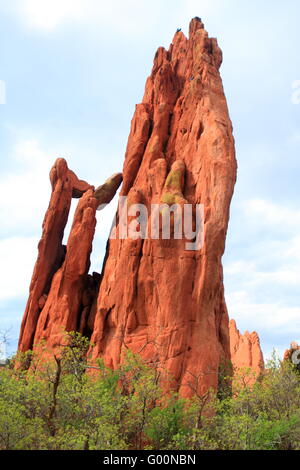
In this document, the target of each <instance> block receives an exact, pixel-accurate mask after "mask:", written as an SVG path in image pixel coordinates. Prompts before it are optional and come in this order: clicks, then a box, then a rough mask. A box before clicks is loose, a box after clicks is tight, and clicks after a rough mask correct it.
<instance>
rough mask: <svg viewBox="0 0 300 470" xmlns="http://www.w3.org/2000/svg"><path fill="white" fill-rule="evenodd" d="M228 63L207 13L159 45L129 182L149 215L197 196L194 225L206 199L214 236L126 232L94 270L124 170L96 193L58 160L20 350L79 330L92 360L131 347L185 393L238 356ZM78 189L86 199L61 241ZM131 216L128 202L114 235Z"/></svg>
mask: <svg viewBox="0 0 300 470" xmlns="http://www.w3.org/2000/svg"><path fill="white" fill-rule="evenodd" d="M221 63H222V52H221V50H220V48H219V47H218V44H217V41H216V39H211V38H209V37H208V34H207V32H206V31H205V29H204V25H203V23H202V22H201V20H200V18H197V17H196V18H194V19H193V20H192V21H191V23H190V28H189V37H188V38H187V37H185V35H184V34H183V33H182V32H181V31H177V32H176V34H175V36H174V38H173V42H172V44H171V45H170V48H169V49H168V50H166V49H164V48H163V47H160V48H159V49H158V51H157V53H156V55H155V59H154V65H153V68H152V72H151V75H150V77H149V78H148V79H147V82H146V87H145V94H144V98H143V100H142V103H141V104H138V105H137V106H136V110H135V113H134V116H133V119H132V123H131V130H130V135H129V139H128V144H127V150H126V155H125V163H124V169H123V185H122V189H121V196H122V197H126V198H127V204H128V207H131V206H132V205H133V204H135V203H143V205H144V206H145V207H146V208H147V209H148V210H149V212H150V208H151V205H152V204H161V203H162V204H165V206H164V207H170V206H172V205H173V204H174V203H176V204H178V205H179V206H180V207H181V206H183V205H186V204H187V203H188V204H190V205H191V208H192V210H193V212H192V215H193V221H194V223H195V219H194V216H195V208H196V205H200V204H201V205H203V207H204V232H205V239H204V245H203V246H202V247H201V249H198V247H197V246H194V248H193V249H188V248H187V240H188V241H189V242H192V241H193V240H192V239H191V238H190V237H184V238H183V239H177V238H176V237H175V236H174V237H171V239H161V238H158V239H153V238H146V239H142V238H139V237H137V238H135V239H132V238H130V237H126V236H125V237H121V238H120V237H116V239H110V240H109V242H108V244H107V252H106V257H105V262H104V266H103V272H102V273H101V276H100V275H96V274H94V275H92V276H91V275H90V274H88V271H89V264H90V263H89V257H90V252H91V248H92V239H93V235H94V230H95V224H96V219H95V211H96V209H97V207H98V206H99V205H101V203H102V202H104V203H106V202H109V201H110V199H111V198H112V196H113V195H114V193H115V191H116V189H117V187H118V185H119V184H120V181H121V176H120V175H116V176H114V177H113V179H112V180H111V181H110V182H107V184H106V185H105V187H103V186H101V187H99V188H98V189H97V190H96V192H95V191H94V188H93V187H91V186H90V185H88V184H87V183H85V182H82V181H79V180H78V179H77V178H76V176H75V175H74V174H73V173H72V172H70V170H68V167H67V164H66V162H65V161H64V160H61V159H60V160H58V161H57V162H56V164H55V166H54V168H53V169H52V171H51V182H52V188H53V192H52V196H51V201H50V205H49V209H48V211H47V213H46V216H45V220H44V224H43V235H42V239H41V241H40V244H39V255H38V260H37V262H36V266H35V270H34V274H33V278H32V282H31V286H30V295H29V299H28V303H27V307H26V311H25V314H24V319H23V323H22V328H21V334H20V343H19V348H20V349H21V350H23V351H25V350H27V349H29V348H32V347H33V348H34V347H35V345H37V344H38V342H39V341H40V340H42V339H45V340H46V341H47V344H48V345H49V346H50V347H55V346H56V345H58V344H59V342H60V339H61V329H62V328H66V329H67V330H77V331H81V332H82V333H84V334H86V335H88V336H90V337H91V341H92V343H94V345H95V347H94V348H93V349H92V350H91V351H90V353H91V354H92V358H93V359H96V358H97V357H100V356H101V357H103V358H104V361H105V363H106V364H107V365H109V366H111V367H116V366H117V365H118V364H119V363H120V361H121V360H122V358H123V355H124V352H125V351H126V350H127V349H131V350H132V351H134V352H136V353H140V354H141V355H142V356H143V357H144V358H145V359H146V360H148V361H150V362H151V363H154V364H156V365H157V366H158V367H160V368H161V370H167V371H168V372H169V373H170V374H171V376H172V377H173V384H172V386H173V387H174V388H175V389H177V390H178V391H179V392H180V393H181V395H184V396H189V395H191V394H193V390H195V388H197V390H198V391H199V392H200V393H203V392H205V391H207V390H208V389H209V388H210V387H214V388H215V389H216V388H217V387H218V377H219V368H220V364H221V362H222V360H223V359H228V360H229V359H230V343H229V328H228V324H229V319H228V314H227V309H226V304H225V299H224V288H223V272H222V263H221V258H222V255H223V253H224V248H225V238H226V233H227V226H228V220H229V207H230V201H231V197H232V194H233V189H234V184H235V181H236V168H237V165H236V159H235V149H234V139H233V135H232V124H231V121H230V118H229V114H228V109H227V103H226V98H225V95H224V91H223V86H222V80H221V77H220V73H219V68H220V65H221ZM72 196H73V197H80V200H79V203H78V207H77V210H76V213H75V216H74V222H73V225H72V229H71V233H70V236H69V240H68V243H67V247H63V245H62V239H63V231H64V227H65V225H66V222H67V218H68V213H69V208H70V202H71V198H72ZM162 212H163V210H162ZM131 215H132V214H131ZM150 219H151V216H150V218H149V220H148V221H149V225H151V220H150ZM172 220H173V219H172ZM122 223H123V222H122V218H121V215H120V211H119V212H118V214H117V217H116V233H120V231H121V229H122ZM196 238H197V237H196ZM249 342H250V343H251V345H254V343H255V341H253V342H251V341H250V340H249ZM252 350H253V354H254V356H253V357H255V360H254V359H253V358H252V359H253V360H254V362H255V363H256V356H255V354H256V353H255V347H254V346H252ZM235 357H237V353H236V352H235Z"/></svg>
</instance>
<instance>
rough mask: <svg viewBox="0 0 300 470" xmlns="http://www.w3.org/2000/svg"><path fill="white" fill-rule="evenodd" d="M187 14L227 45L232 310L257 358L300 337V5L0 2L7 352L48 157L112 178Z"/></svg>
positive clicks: (101, 239) (85, 174)
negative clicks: (161, 54)
mask: <svg viewBox="0 0 300 470" xmlns="http://www.w3.org/2000/svg"><path fill="white" fill-rule="evenodd" d="M194 16H200V17H201V18H202V20H203V21H204V23H205V26H206V29H207V31H208V32H209V35H210V36H213V37H217V38H218V42H219V44H220V46H221V48H222V50H223V55H224V62H223V65H222V68H221V73H222V78H223V82H224V88H225V93H226V96H227V100H228V105H229V110H230V115H231V119H232V121H233V126H234V136H235V139H236V151H237V159H238V165H239V170H238V182H237V185H236V189H235V195H234V198H233V202H232V207H231V220H230V227H229V232H228V238H227V245H226V253H225V256H224V276H225V293H226V300H227V306H228V310H229V315H230V317H231V318H235V319H236V321H237V324H238V327H239V329H240V330H241V331H244V330H246V329H248V330H250V331H252V330H256V331H257V332H258V333H259V335H260V338H261V344H262V347H263V351H264V353H265V356H268V355H269V353H270V351H271V350H272V348H273V347H276V348H277V349H278V351H279V353H280V354H281V353H282V352H283V350H284V349H285V348H286V347H287V346H288V345H289V343H290V342H291V341H292V340H298V341H299V342H300V234H299V230H298V229H299V227H300V205H299V175H300V171H299V170H300V158H299V150H300V55H299V50H298V49H299V44H300V30H299V17H300V3H299V1H298V0H286V1H285V2H284V3H283V2H281V1H279V0H272V1H269V0H264V1H263V2H261V1H257V0H253V1H251V2H249V1H247V0H209V1H208V0H198V1H196V0H182V1H180V0H172V1H171V0H165V1H163V2H162V1H158V0H152V1H151V2H149V1H143V0H139V1H138V0H123V1H121V0H119V1H118V0H111V1H110V2H106V1H105V2H104V1H102V0H72V1H71V0H10V2H7V1H6V0H0V80H1V81H3V82H5V86H6V104H0V260H1V273H0V330H4V329H6V328H7V327H11V333H10V335H11V345H10V349H14V348H15V345H16V340H17V337H18V328H19V326H20V321H21V318H22V314H23V311H24V307H25V302H26V297H27V293H28V287H29V282H30V278H31V274H32V269H33V264H34V261H35V258H36V245H37V241H38V239H39V237H40V234H41V223H42V220H43V216H44V212H45V209H46V208H47V205H48V201H49V196H50V185H49V179H48V173H49V170H50V168H51V166H52V164H53V162H54V160H55V159H56V158H57V157H60V156H63V157H65V158H66V159H67V161H68V163H69V166H70V168H72V169H73V170H74V171H75V172H76V173H77V174H78V176H79V177H80V178H83V179H86V180H87V181H89V182H90V183H91V184H95V185H98V184H101V183H102V182H103V180H104V179H106V178H107V177H108V176H109V175H110V174H112V173H114V172H117V171H120V170H121V168H122V165H123V159H124V153H125V147H126V141H127V137H128V133H129V127H130V120H131V117H132V114H133V112H134V106H135V104H136V103H139V102H140V101H141V99H142V95H143V89H144V83H145V79H146V77H147V76H148V75H149V73H150V70H151V66H152V61H153V57H154V53H155V51H156V49H157V47H159V46H161V45H163V46H165V47H168V46H169V44H170V42H171V40H172V37H173V35H174V33H175V31H176V29H177V28H178V27H181V28H182V29H183V31H184V32H185V33H187V30H188V24H189V21H190V19H191V18H192V17H194ZM0 83H1V82H0ZM293 87H294V88H293ZM0 96H1V95H0ZM115 204H116V202H114V203H113V204H112V205H111V206H110V207H109V208H106V209H105V211H104V212H101V213H99V214H98V226H97V232H96V238H95V242H94V251H93V256H92V268H91V269H92V270H97V271H99V270H100V269H101V264H102V258H103V253H104V246H105V240H106V238H107V234H108V228H109V225H110V222H111V218H112V216H113V213H114V209H115ZM72 208H73V209H74V207H72ZM67 233H68V230H67V231H66V235H67Z"/></svg>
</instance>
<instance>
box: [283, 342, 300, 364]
mask: <svg viewBox="0 0 300 470" xmlns="http://www.w3.org/2000/svg"><path fill="white" fill-rule="evenodd" d="M283 360H284V361H292V362H293V363H294V364H295V365H297V368H298V369H300V345H299V344H298V343H297V342H296V341H292V342H291V345H290V347H289V349H287V350H286V351H285V353H284V356H283Z"/></svg>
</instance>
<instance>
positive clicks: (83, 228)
mask: <svg viewBox="0 0 300 470" xmlns="http://www.w3.org/2000/svg"><path fill="white" fill-rule="evenodd" d="M50 181H51V185H52V195H51V199H50V204H49V207H48V210H47V212H46V215H45V219H44V222H43V234H42V238H41V240H40V242H39V246H38V259H37V261H36V264H35V268H34V272H33V276H32V280H31V284H30V293H29V299H28V302H27V306H26V310H25V314H24V318H23V322H22V326H21V332H20V339H19V350H21V351H27V350H28V349H32V348H33V346H34V345H35V344H37V343H39V342H40V341H41V340H42V339H45V340H47V343H48V345H49V346H50V347H54V346H56V345H57V344H58V343H59V340H60V338H61V335H62V329H63V328H65V329H67V330H78V329H81V331H82V332H84V331H85V326H86V325H85V324H84V322H83V321H82V319H81V316H82V314H83V316H84V317H85V316H87V312H86V309H87V308H88V306H91V304H92V301H93V299H91V300H90V303H89V304H88V301H87V300H86V299H87V298H88V295H87V293H88V292H90V291H91V289H92V290H93V291H94V293H96V291H97V288H98V284H99V276H97V275H96V274H95V275H94V276H90V275H88V270H89V266H90V253H91V249H92V241H93V236H94V231H95V226H96V218H95V212H96V209H97V207H98V206H99V204H102V203H106V202H109V195H110V199H111V198H112V197H113V195H114V194H115V192H116V190H117V188H118V186H119V185H120V183H121V181H122V177H121V175H120V174H118V175H114V176H113V177H112V178H111V179H110V180H108V181H107V183H106V184H104V185H103V186H102V188H104V193H105V194H103V189H102V192H100V193H99V191H98V193H97V194H96V192H94V187H93V186H90V185H89V184H88V183H86V182H84V181H80V180H78V178H77V176H76V175H75V174H74V173H73V172H72V171H71V170H69V169H68V166H67V162H66V161H65V160H64V159H62V158H60V159H58V160H57V161H56V162H55V164H54V166H53V168H52V170H51V172H50ZM105 188H106V190H107V191H106V192H105ZM108 193H110V194H108ZM72 197H77V198H78V197H79V198H80V200H79V203H78V206H77V209H76V212H75V215H74V221H73V225H72V228H71V232H70V236H69V239H68V243H67V246H66V247H65V246H63V245H62V239H63V235H64V229H65V226H66V223H67V220H68V215H69V210H70V205H71V199H72Z"/></svg>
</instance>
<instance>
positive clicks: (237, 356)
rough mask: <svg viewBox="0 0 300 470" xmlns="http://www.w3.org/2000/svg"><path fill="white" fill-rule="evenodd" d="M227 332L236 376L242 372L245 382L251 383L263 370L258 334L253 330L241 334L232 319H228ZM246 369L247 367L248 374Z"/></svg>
mask: <svg viewBox="0 0 300 470" xmlns="http://www.w3.org/2000/svg"><path fill="white" fill-rule="evenodd" d="M229 334H230V355H231V362H232V365H233V368H234V371H235V373H236V375H237V376H238V375H239V374H242V375H243V374H244V376H245V380H246V383H247V384H251V383H253V382H255V380H256V379H257V378H258V377H259V376H260V375H261V374H262V373H263V371H264V358H263V353H262V350H261V347H260V341H259V337H258V334H257V333H256V332H255V331H253V332H252V333H249V332H248V331H246V332H245V334H244V335H242V334H241V333H240V332H239V330H238V329H237V326H236V322H235V321H234V320H230V323H229ZM247 369H249V372H250V373H249V374H248V373H247Z"/></svg>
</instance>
